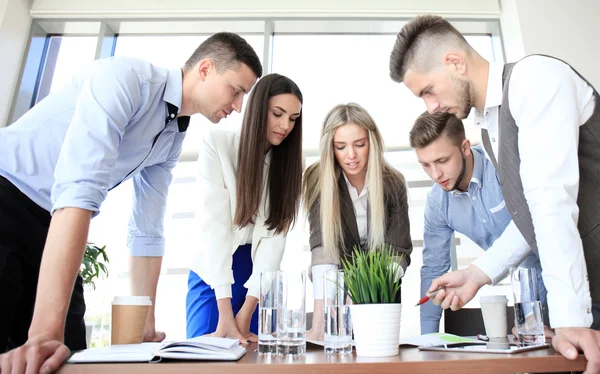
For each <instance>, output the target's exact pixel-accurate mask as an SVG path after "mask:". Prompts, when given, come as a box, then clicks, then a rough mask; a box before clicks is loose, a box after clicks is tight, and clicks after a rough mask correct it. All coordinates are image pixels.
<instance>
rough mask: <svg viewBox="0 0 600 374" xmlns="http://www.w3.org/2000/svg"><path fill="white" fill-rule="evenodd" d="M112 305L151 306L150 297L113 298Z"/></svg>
mask: <svg viewBox="0 0 600 374" xmlns="http://www.w3.org/2000/svg"><path fill="white" fill-rule="evenodd" d="M112 305H152V301H150V296H115V298H114V299H113V302H112Z"/></svg>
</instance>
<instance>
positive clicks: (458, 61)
mask: <svg viewBox="0 0 600 374" xmlns="http://www.w3.org/2000/svg"><path fill="white" fill-rule="evenodd" d="M443 62H444V66H445V67H446V69H449V70H450V71H451V72H454V73H456V74H460V75H465V74H466V73H467V63H466V61H465V58H464V57H463V55H461V54H460V53H457V52H448V53H446V54H445V55H444V60H443Z"/></svg>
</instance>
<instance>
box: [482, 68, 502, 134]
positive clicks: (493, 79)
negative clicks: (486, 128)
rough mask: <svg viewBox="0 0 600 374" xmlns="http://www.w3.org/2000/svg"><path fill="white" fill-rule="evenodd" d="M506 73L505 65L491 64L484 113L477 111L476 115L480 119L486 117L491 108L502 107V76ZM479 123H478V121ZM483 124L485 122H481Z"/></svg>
mask: <svg viewBox="0 0 600 374" xmlns="http://www.w3.org/2000/svg"><path fill="white" fill-rule="evenodd" d="M503 72H504V65H502V64H498V63H495V62H490V63H489V71H488V81H487V90H486V92H485V106H484V111H483V113H481V112H480V111H479V110H477V109H475V115H476V116H478V117H480V118H481V117H485V116H486V114H487V111H488V110H489V109H491V108H495V107H499V106H500V105H502V74H503ZM476 122H477V121H476ZM481 122H482V123H483V121H481Z"/></svg>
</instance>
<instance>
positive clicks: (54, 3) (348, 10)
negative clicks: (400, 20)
mask: <svg viewBox="0 0 600 374" xmlns="http://www.w3.org/2000/svg"><path fill="white" fill-rule="evenodd" d="M499 10H500V7H499V3H498V0H477V1H472V0H453V1H447V0H370V1H365V0H344V1H341V0H221V1H199V0H170V1H163V0H103V1H102V2H100V1H97V0H60V1H59V0H34V3H33V6H32V15H33V16H34V17H40V18H42V17H43V18H53V17H57V18H65V17H66V18H94V17H103V18H123V17H140V16H142V17H151V18H152V17H154V18H165V17H171V18H177V17H181V18H190V17H204V18H206V17H228V18H229V17H264V16H272V17H306V16H333V17H335V16H344V17H369V16H370V17H379V16H382V17H395V16H404V17H407V16H412V15H416V14H420V13H431V12H436V13H439V14H444V15H445V16H449V17H451V16H456V17H462V18H465V17H471V18H472V17H479V18H481V17H497V15H498V14H499Z"/></svg>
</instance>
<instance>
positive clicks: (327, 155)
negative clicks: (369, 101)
mask: <svg viewBox="0 0 600 374" xmlns="http://www.w3.org/2000/svg"><path fill="white" fill-rule="evenodd" d="M350 123H353V124H356V125H358V126H359V127H360V128H363V129H365V130H366V131H367V134H368V138H369V157H368V161H367V173H366V177H365V187H368V199H369V200H368V201H369V216H370V222H369V242H368V244H369V247H371V248H373V247H374V246H378V245H381V244H384V243H385V227H386V211H385V201H384V190H385V189H386V184H385V183H384V178H386V179H387V178H389V177H390V176H394V177H397V178H399V181H401V182H402V183H403V182H404V180H403V178H402V175H401V174H400V173H398V172H397V171H395V170H394V169H393V168H392V167H391V166H390V165H389V164H388V163H387V162H386V161H385V159H384V158H383V150H384V145H383V138H382V137H381V133H380V132H379V129H378V128H377V126H376V125H375V121H373V118H372V117H371V116H370V115H369V113H368V112H367V111H366V110H365V109H364V108H363V107H361V106H360V105H358V104H356V103H348V104H345V105H337V106H335V107H334V108H333V109H331V111H329V113H328V114H327V116H326V117H325V122H324V123H323V128H322V130H321V142H320V144H319V149H320V161H319V162H316V163H315V164H313V165H311V166H310V167H309V168H308V169H307V170H306V172H305V173H304V178H303V182H302V197H303V201H304V208H305V210H306V212H311V209H315V208H316V207H315V206H314V205H315V204H317V203H319V205H320V208H319V209H320V217H321V233H322V235H323V247H324V250H325V253H326V254H327V255H328V256H331V258H332V259H335V260H338V259H339V257H340V251H343V248H344V235H343V232H342V217H341V213H340V199H339V193H340V192H339V188H338V178H340V177H341V176H340V173H341V172H342V171H341V167H340V166H339V165H338V163H337V161H336V160H335V155H334V151H333V137H334V135H335V132H336V130H337V129H338V128H340V127H342V126H344V125H347V124H350ZM341 178H343V177H341Z"/></svg>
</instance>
